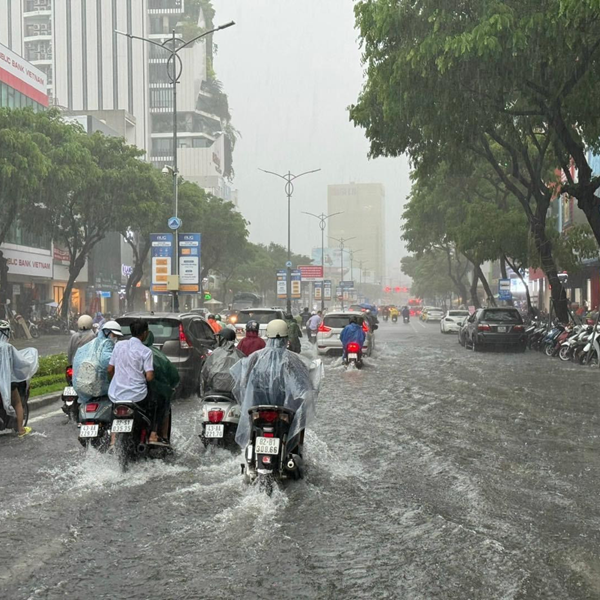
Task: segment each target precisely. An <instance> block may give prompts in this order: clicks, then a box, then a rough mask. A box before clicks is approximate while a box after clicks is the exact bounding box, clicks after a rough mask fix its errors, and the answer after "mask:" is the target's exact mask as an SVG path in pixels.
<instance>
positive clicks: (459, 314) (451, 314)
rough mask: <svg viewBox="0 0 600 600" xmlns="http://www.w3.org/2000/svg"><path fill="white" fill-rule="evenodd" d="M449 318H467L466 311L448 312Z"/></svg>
mask: <svg viewBox="0 0 600 600" xmlns="http://www.w3.org/2000/svg"><path fill="white" fill-rule="evenodd" d="M448 316H449V317H468V316H469V311H468V310H451V311H449V312H448Z"/></svg>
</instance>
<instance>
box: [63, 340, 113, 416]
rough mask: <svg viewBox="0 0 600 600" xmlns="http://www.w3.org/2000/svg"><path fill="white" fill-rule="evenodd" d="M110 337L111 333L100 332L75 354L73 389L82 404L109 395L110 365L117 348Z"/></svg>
mask: <svg viewBox="0 0 600 600" xmlns="http://www.w3.org/2000/svg"><path fill="white" fill-rule="evenodd" d="M109 335H110V332H108V331H106V330H100V331H99V332H98V335H97V336H96V339H94V340H92V341H91V342H88V343H87V344H86V345H85V346H82V347H81V348H79V349H78V350H77V352H76V353H75V358H74V359H73V387H74V388H75V391H76V392H77V396H78V398H79V399H78V402H79V403H80V404H84V403H85V402H88V401H89V400H91V399H92V398H98V397H100V396H106V395H107V394H108V386H109V384H110V382H109V380H108V363H109V362H110V357H111V356H112V353H113V350H114V348H115V342H114V341H113V340H111V339H110V338H109V337H108V336H109ZM82 366H83V367H82Z"/></svg>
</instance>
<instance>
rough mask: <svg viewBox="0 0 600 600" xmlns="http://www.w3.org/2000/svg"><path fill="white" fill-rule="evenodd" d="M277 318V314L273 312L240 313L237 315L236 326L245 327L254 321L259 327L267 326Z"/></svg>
mask: <svg viewBox="0 0 600 600" xmlns="http://www.w3.org/2000/svg"><path fill="white" fill-rule="evenodd" d="M277 317H278V314H277V312H276V311H274V310H250V311H240V312H239V313H238V315H237V324H238V325H245V324H246V323H247V322H248V321H256V322H257V323H258V324H259V325H267V324H268V323H270V322H271V321H272V320H273V319H277Z"/></svg>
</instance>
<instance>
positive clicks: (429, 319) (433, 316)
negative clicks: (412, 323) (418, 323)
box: [423, 308, 444, 323]
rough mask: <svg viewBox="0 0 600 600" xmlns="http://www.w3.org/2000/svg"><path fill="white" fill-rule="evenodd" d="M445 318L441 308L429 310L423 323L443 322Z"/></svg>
mask: <svg viewBox="0 0 600 600" xmlns="http://www.w3.org/2000/svg"><path fill="white" fill-rule="evenodd" d="M443 317H444V311H443V310H442V309H441V308H429V309H428V310H427V312H426V313H425V316H424V318H423V321H425V322H426V323H433V322H434V321H441V320H442V318H443Z"/></svg>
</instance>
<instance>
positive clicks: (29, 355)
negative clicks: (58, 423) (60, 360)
mask: <svg viewBox="0 0 600 600" xmlns="http://www.w3.org/2000/svg"><path fill="white" fill-rule="evenodd" d="M38 367H39V362H38V351H37V350H36V349H35V348H25V349H23V350H17V349H16V348H15V347H14V346H13V345H12V344H9V343H8V339H7V338H6V336H4V335H2V334H0V396H2V404H3V405H4V410H5V411H6V414H7V415H8V416H9V417H14V416H16V413H15V409H14V408H13V407H12V404H11V401H10V397H11V390H10V384H11V383H20V382H22V381H30V380H31V378H32V377H33V376H34V375H35V374H36V373H37V370H38Z"/></svg>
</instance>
